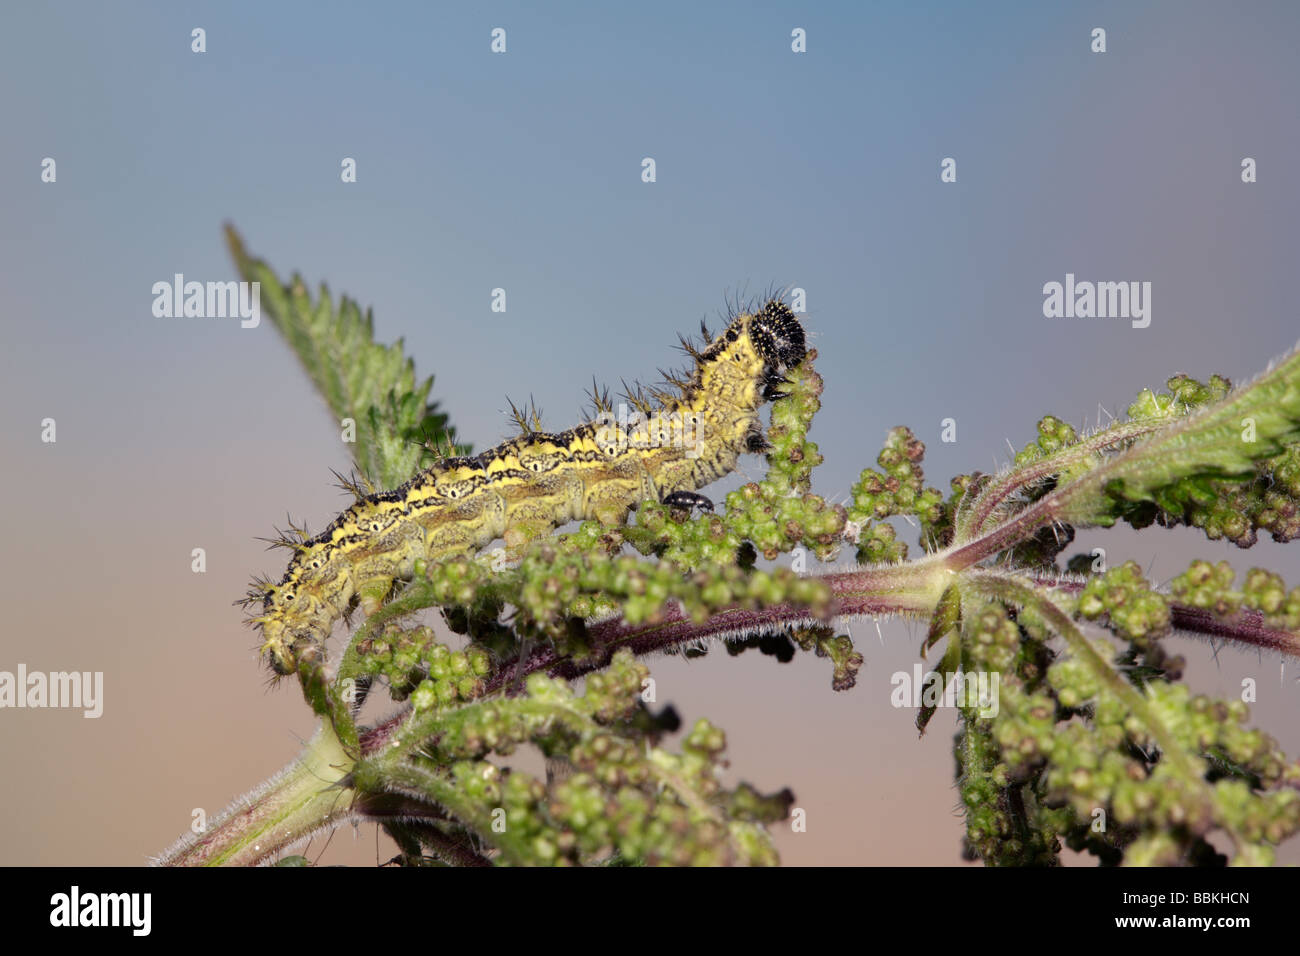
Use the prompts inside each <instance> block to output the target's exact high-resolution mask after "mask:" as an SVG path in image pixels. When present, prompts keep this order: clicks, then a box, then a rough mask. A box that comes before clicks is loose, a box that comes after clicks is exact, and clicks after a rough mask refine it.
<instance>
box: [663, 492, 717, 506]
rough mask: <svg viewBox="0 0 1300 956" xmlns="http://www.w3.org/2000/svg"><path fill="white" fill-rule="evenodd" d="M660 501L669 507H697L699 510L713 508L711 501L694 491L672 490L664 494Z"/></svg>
mask: <svg viewBox="0 0 1300 956" xmlns="http://www.w3.org/2000/svg"><path fill="white" fill-rule="evenodd" d="M661 503H662V504H666V505H668V507H670V508H685V509H686V510H687V511H690V510H691V509H692V508H699V509H700V510H701V511H712V510H713V502H712V501H710V500H709V499H708V498H706V497H704V495H701V494H697V493H696V492H694V491H674V492H672V493H671V494H667V495H664V496H663V498H662V499H661Z"/></svg>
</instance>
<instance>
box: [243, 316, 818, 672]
mask: <svg viewBox="0 0 1300 956" xmlns="http://www.w3.org/2000/svg"><path fill="white" fill-rule="evenodd" d="M682 345H683V347H684V348H685V349H686V351H687V352H688V354H690V356H691V358H692V359H693V361H694V365H693V367H692V368H691V369H690V370H689V372H688V373H686V374H685V375H683V376H679V377H675V378H670V379H669V383H670V384H671V385H673V386H674V387H675V391H667V390H652V391H651V392H649V394H648V395H643V396H640V397H639V398H638V399H637V404H638V411H639V412H640V414H638V415H636V416H634V417H633V418H632V419H631V420H630V421H629V420H627V419H626V418H624V419H623V420H622V421H620V420H616V419H615V418H614V417H613V415H612V410H611V409H610V407H609V404H608V401H607V400H601V399H599V398H598V399H597V406H598V407H597V411H598V415H597V417H596V418H595V419H594V420H592V421H588V422H584V423H582V424H580V425H576V426H574V427H573V428H570V429H568V430H566V431H562V432H558V433H549V432H543V431H541V430H539V429H540V425H539V424H538V423H537V422H536V421H535V420H534V421H533V422H532V423H530V422H528V421H527V420H525V419H524V417H523V416H517V417H518V418H519V420H520V425H521V429H522V431H521V434H520V435H518V436H517V437H515V438H512V439H510V440H508V441H506V442H503V443H502V444H500V445H498V446H496V447H495V448H490V449H488V450H487V451H484V452H482V453H481V454H478V455H475V456H473V457H448V458H443V459H442V460H440V461H438V462H436V463H434V464H433V465H431V466H430V467H429V468H427V469H425V470H424V471H422V472H420V473H419V474H417V475H416V476H415V477H414V478H412V479H411V480H409V481H407V482H406V483H405V484H403V485H401V486H400V487H398V488H394V489H393V490H392V491H385V492H379V493H373V494H362V493H360V492H359V490H358V494H357V497H358V500H357V501H356V503H355V504H353V505H352V506H351V507H350V508H348V509H347V510H346V511H344V512H343V513H342V514H340V515H339V516H338V517H337V518H335V519H334V521H333V522H332V523H331V524H330V525H329V527H327V528H326V529H325V530H324V531H322V532H321V533H320V534H318V535H316V536H315V537H310V538H309V537H307V535H306V533H305V532H303V533H301V534H298V535H296V536H295V537H294V538H291V539H287V540H285V541H284V542H283V543H285V544H286V545H287V546H289V547H291V548H292V549H293V551H294V556H293V558H292V559H291V560H290V562H289V567H288V569H287V570H286V571H285V574H284V577H283V578H282V579H281V580H280V582H279V583H278V584H275V583H271V582H270V581H258V582H254V584H253V587H252V589H251V590H250V591H249V595H248V597H247V598H246V599H245V603H249V604H252V605H257V604H260V605H261V614H260V615H259V616H257V617H255V618H253V619H252V623H253V624H254V625H255V626H256V627H258V628H260V629H261V633H262V646H261V651H262V653H263V654H264V655H265V656H266V659H267V662H268V663H269V664H270V666H271V668H272V670H274V671H275V673H276V674H280V675H285V674H290V673H293V672H294V671H295V670H296V669H297V667H298V663H299V661H300V660H302V659H304V657H306V656H311V657H313V658H314V657H318V656H319V654H320V653H321V648H322V647H323V645H324V641H325V639H326V638H327V637H328V636H329V633H330V630H331V628H332V627H333V625H334V622H335V621H336V620H338V618H339V617H340V616H342V615H343V614H345V613H346V612H348V611H349V610H350V609H351V608H352V607H353V606H355V605H356V604H360V606H361V608H362V610H363V611H364V612H365V613H366V614H370V613H372V612H373V611H374V610H375V609H376V608H378V607H379V606H380V604H381V603H382V602H383V600H384V599H385V598H386V597H387V596H388V594H389V593H390V591H391V590H392V587H393V584H394V582H395V581H398V580H404V579H409V578H410V577H411V576H412V574H413V573H414V570H415V564H416V561H417V560H419V559H424V560H425V561H428V562H438V561H443V560H446V559H448V558H452V557H455V556H457V555H461V554H467V553H472V552H474V551H477V550H480V549H482V548H484V547H486V546H487V545H488V544H490V543H491V542H493V541H495V540H496V539H498V538H503V539H504V541H505V544H506V548H507V550H508V551H510V552H517V551H518V550H519V549H520V548H522V547H523V545H525V544H527V543H528V542H529V541H530V540H532V539H533V538H535V537H537V536H539V535H543V534H546V533H548V532H550V531H553V530H554V529H555V528H558V527H560V526H562V525H564V524H566V523H568V522H569V521H571V520H575V519H577V520H584V519H585V520H590V519H594V520H596V521H599V522H601V523H602V524H606V525H617V524H621V523H623V522H625V521H626V520H627V518H628V514H629V513H630V511H631V510H632V509H633V508H635V507H636V505H637V504H638V502H641V501H645V500H652V501H661V502H665V503H668V504H679V505H684V506H688V507H689V506H700V507H706V506H707V507H711V505H710V504H709V502H708V499H706V498H704V497H703V496H701V495H698V494H696V491H697V490H698V489H700V488H703V487H705V486H706V485H709V484H711V483H712V482H714V481H715V480H717V479H718V478H721V477H722V476H723V475H725V474H727V473H728V472H730V471H732V470H733V469H734V468H735V467H736V462H737V460H738V459H739V457H740V455H741V454H744V453H753V452H761V451H764V450H765V449H766V447H767V445H766V441H765V440H764V438H763V431H762V427H761V423H760V420H759V417H758V410H759V408H761V407H762V405H763V403H764V402H767V401H771V400H773V399H775V398H778V397H780V392H779V387H780V383H781V382H782V381H784V379H785V377H786V375H787V373H788V372H789V370H790V369H791V368H793V367H794V366H796V365H798V364H799V363H800V362H801V361H802V360H803V358H804V355H805V352H806V347H805V341H804V332H803V327H802V326H801V325H800V324H799V320H798V319H797V318H796V316H795V314H794V312H793V311H792V310H791V309H790V308H789V306H788V305H786V304H785V303H784V302H782V301H781V300H779V299H770V300H769V301H768V302H767V303H766V304H765V305H763V307H762V308H760V309H758V310H756V311H753V312H743V313H741V314H739V315H736V316H735V317H734V318H732V320H731V321H730V323H729V324H728V326H727V327H726V329H725V330H723V331H722V332H721V333H720V334H718V335H717V336H716V337H715V338H713V339H712V341H708V338H707V333H706V342H705V345H704V347H702V348H696V347H695V346H693V345H691V344H690V343H689V342H688V341H687V340H685V339H683V340H682Z"/></svg>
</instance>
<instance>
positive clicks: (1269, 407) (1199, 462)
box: [1054, 351, 1300, 525]
mask: <svg viewBox="0 0 1300 956" xmlns="http://www.w3.org/2000/svg"><path fill="white" fill-rule="evenodd" d="M1297 438H1300V351H1293V352H1291V353H1290V354H1289V355H1287V356H1286V357H1285V358H1284V359H1282V360H1281V361H1280V362H1278V363H1277V364H1276V365H1275V366H1274V367H1273V368H1272V369H1270V370H1269V371H1268V372H1266V373H1265V374H1263V375H1262V376H1260V377H1259V378H1257V379H1255V381H1253V382H1251V383H1249V384H1247V385H1244V386H1242V387H1240V388H1238V389H1236V390H1235V391H1233V392H1232V393H1231V394H1229V396H1228V397H1227V398H1226V399H1224V400H1223V401H1221V402H1218V403H1216V404H1213V405H1210V406H1208V407H1205V408H1203V409H1201V410H1199V411H1195V412H1192V413H1191V414H1188V415H1185V416H1183V417H1181V418H1176V419H1174V420H1172V421H1171V423H1170V424H1169V425H1167V426H1165V427H1163V428H1161V429H1160V430H1159V431H1158V432H1156V433H1154V434H1153V435H1152V436H1151V437H1150V438H1147V439H1145V440H1143V441H1140V442H1139V443H1137V444H1135V445H1133V446H1132V447H1131V448H1129V449H1128V450H1126V451H1124V452H1122V453H1120V454H1118V455H1116V456H1115V457H1114V458H1112V459H1111V460H1110V461H1108V462H1106V463H1105V464H1103V465H1101V466H1100V467H1098V468H1096V469H1094V470H1093V471H1091V472H1089V473H1087V474H1086V475H1084V476H1082V477H1080V478H1079V479H1078V480H1076V481H1075V482H1072V483H1070V484H1069V485H1066V486H1064V487H1062V488H1060V489H1058V491H1057V495H1058V497H1059V500H1060V503H1061V504H1060V506H1059V509H1054V510H1055V513H1056V514H1057V515H1058V517H1059V518H1061V519H1062V520H1064V521H1067V522H1071V523H1077V524H1105V525H1109V524H1112V523H1113V522H1114V520H1115V511H1116V502H1117V501H1123V502H1153V503H1155V504H1157V505H1158V506H1159V507H1161V508H1163V509H1164V510H1166V511H1170V512H1179V511H1181V510H1182V509H1183V508H1184V507H1185V506H1186V505H1188V504H1192V503H1196V502H1204V501H1206V500H1209V499H1212V498H1213V496H1214V491H1213V489H1212V488H1211V487H1210V486H1209V485H1208V484H1207V482H1208V481H1209V480H1212V479H1220V480H1222V479H1244V478H1249V477H1252V476H1253V475H1254V474H1255V463H1256V462H1258V461H1261V460H1263V459H1266V458H1270V457H1272V456H1274V455H1277V454H1278V453H1279V452H1280V451H1281V450H1282V448H1283V446H1284V445H1285V444H1286V443H1288V442H1292V441H1295V440H1296V439H1297Z"/></svg>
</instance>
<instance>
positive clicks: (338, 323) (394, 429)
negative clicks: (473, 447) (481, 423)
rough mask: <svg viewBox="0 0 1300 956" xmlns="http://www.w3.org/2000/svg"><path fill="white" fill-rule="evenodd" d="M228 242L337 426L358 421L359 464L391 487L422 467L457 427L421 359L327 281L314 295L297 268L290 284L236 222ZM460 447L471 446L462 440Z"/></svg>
mask: <svg viewBox="0 0 1300 956" xmlns="http://www.w3.org/2000/svg"><path fill="white" fill-rule="evenodd" d="M225 231H226V242H227V243H228V245H229V246H230V252H231V255H232V256H233V257H234V260H235V265H236V267H237V268H238V269H239V274H240V276H241V277H242V278H243V279H244V281H246V282H258V283H260V284H261V302H262V304H263V307H264V311H265V313H266V315H267V316H268V317H269V318H270V320H271V324H272V325H274V326H275V328H276V329H277V330H278V331H279V332H280V334H281V335H283V336H284V339H285V341H286V342H287V343H288V344H289V347H290V348H291V349H293V351H294V354H295V355H297V356H298V360H299V361H300V362H301V363H302V367H303V369H304V370H305V371H306V372H307V375H308V377H309V378H310V379H311V381H312V384H313V385H315V386H316V390H317V391H318V392H320V394H321V397H322V398H324V399H325V403H326V404H327V405H328V406H329V409H330V411H331V412H332V413H333V415H334V417H335V420H336V421H337V422H338V423H339V427H340V428H342V427H343V424H342V423H343V421H344V419H351V420H352V421H353V422H355V423H356V425H355V427H356V444H355V446H354V453H353V457H354V460H355V461H356V466H357V469H358V471H360V472H361V473H362V474H363V475H365V476H366V477H367V478H368V479H369V480H370V481H371V482H373V483H374V485H375V486H376V487H377V488H379V489H381V490H382V489H388V488H393V487H395V486H397V485H399V484H401V483H402V482H403V481H405V480H406V479H407V478H409V477H410V476H411V475H413V474H414V473H415V472H416V471H418V470H419V467H420V461H421V458H422V456H423V455H424V454H425V450H424V448H423V447H421V446H422V444H423V443H424V442H434V443H437V444H439V445H447V444H452V443H454V442H455V435H456V431H455V429H454V428H453V427H452V426H451V424H450V423H449V421H448V418H447V416H446V415H445V414H443V413H442V412H441V411H439V410H438V405H437V403H436V402H431V401H429V393H430V391H431V390H432V388H433V378H432V376H430V377H429V378H427V379H425V380H424V381H423V382H418V381H417V379H416V375H415V363H414V362H413V361H412V360H411V359H409V358H407V357H406V356H405V354H404V352H403V348H402V340H401V339H398V340H397V341H396V342H395V343H393V344H392V345H380V344H378V343H376V342H375V341H374V331H375V329H374V317H373V316H372V314H371V312H370V310H369V309H367V310H366V312H365V314H364V315H363V314H362V312H361V309H360V308H359V307H358V305H357V303H355V302H354V301H352V300H351V299H349V298H348V297H347V296H343V297H342V298H341V299H340V300H339V303H338V307H337V308H335V306H334V304H333V300H332V299H331V298H330V293H329V289H328V288H327V287H326V286H325V285H324V284H322V285H321V287H320V292H319V295H318V296H317V299H316V301H315V302H313V301H312V298H311V296H310V294H309V293H308V291H307V286H306V284H305V283H304V282H303V280H302V278H301V277H300V276H299V275H298V274H297V273H294V275H293V277H292V278H291V279H290V280H289V284H288V285H287V286H286V285H285V284H284V283H283V282H281V281H280V279H279V277H278V276H276V274H275V272H274V270H272V269H271V267H270V266H269V265H267V264H266V262H264V261H263V260H261V259H256V258H253V257H252V256H250V255H249V254H248V253H247V252H246V251H245V249H244V243H243V240H242V239H241V238H240V236H239V234H238V233H237V232H236V231H235V229H234V227H233V226H230V225H229V224H228V225H227V226H226V230H225ZM461 450H468V448H467V447H466V448H462V449H461Z"/></svg>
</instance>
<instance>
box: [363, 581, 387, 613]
mask: <svg viewBox="0 0 1300 956" xmlns="http://www.w3.org/2000/svg"><path fill="white" fill-rule="evenodd" d="M392 590H393V578H392V577H391V576H383V575H376V576H375V577H371V578H366V580H364V581H362V582H361V586H360V587H359V588H357V594H358V595H359V596H360V597H361V610H362V611H363V612H364V613H365V615H366V617H369V616H370V615H371V614H374V613H375V612H376V611H378V610H379V609H380V608H381V607H382V606H383V604H384V600H385V599H386V598H387V597H388V595H389V594H390V593H392Z"/></svg>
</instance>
